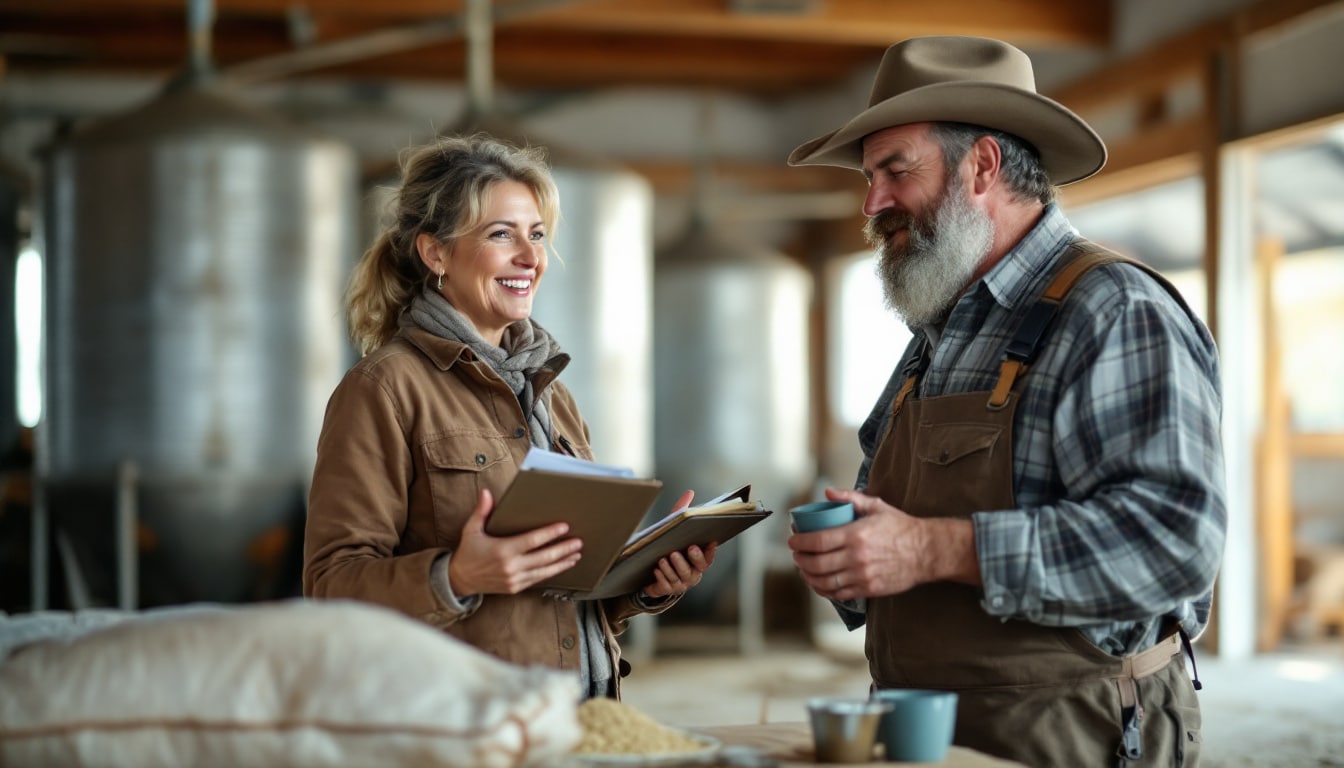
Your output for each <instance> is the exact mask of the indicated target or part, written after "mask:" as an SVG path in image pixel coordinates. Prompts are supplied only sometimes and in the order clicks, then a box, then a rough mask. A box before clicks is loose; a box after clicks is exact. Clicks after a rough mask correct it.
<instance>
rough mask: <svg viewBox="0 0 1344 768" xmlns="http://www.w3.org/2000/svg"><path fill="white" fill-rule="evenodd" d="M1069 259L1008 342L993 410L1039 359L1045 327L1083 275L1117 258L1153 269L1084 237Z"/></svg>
mask: <svg viewBox="0 0 1344 768" xmlns="http://www.w3.org/2000/svg"><path fill="white" fill-rule="evenodd" d="M1065 260H1066V261H1065V264H1064V268H1063V269H1061V270H1059V272H1058V273H1057V274H1056V275H1055V277H1054V279H1053V280H1051V281H1050V285H1049V286H1047V287H1046V289H1045V292H1044V293H1042V294H1041V295H1040V297H1039V298H1037V299H1036V303H1035V304H1033V305H1032V306H1031V308H1030V309H1028V310H1027V315H1026V317H1024V318H1022V322H1021V323H1019V324H1018V326H1017V331H1016V332H1015V333H1014V334H1013V338H1012V340H1011V341H1009V342H1008V349H1006V350H1005V351H1004V353H1003V361H1002V362H1001V363H1000V364H999V380H998V381H997V382H995V384H994V390H993V391H992V392H991V393H990V396H989V408H990V410H998V409H1000V408H1002V407H1003V406H1004V405H1005V404H1006V403H1007V402H1008V393H1009V392H1011V391H1012V390H1013V384H1014V383H1016V381H1017V378H1018V377H1019V376H1021V375H1022V374H1023V373H1024V372H1026V370H1027V366H1029V365H1030V364H1031V362H1032V360H1033V359H1034V358H1035V356H1036V350H1037V348H1038V347H1039V346H1040V344H1041V339H1042V338H1044V337H1045V329H1046V328H1048V327H1049V325H1050V321H1051V320H1052V319H1054V316H1055V313H1056V312H1058V311H1059V307H1060V305H1061V304H1062V303H1063V302H1064V297H1065V296H1067V295H1068V293H1069V290H1070V289H1072V288H1073V286H1074V284H1075V283H1077V282H1078V280H1079V279H1080V278H1082V276H1083V275H1085V274H1087V273H1088V272H1089V271H1091V270H1092V269H1094V268H1096V267H1099V266H1101V265H1103V264H1112V263H1115V262H1117V261H1122V262H1126V263H1129V264H1133V265H1134V266H1136V267H1138V268H1140V269H1142V270H1144V271H1146V272H1152V269H1151V268H1149V267H1148V266H1147V265H1146V264H1142V263H1140V262H1138V261H1135V260H1134V259H1131V258H1129V257H1127V256H1121V255H1120V254H1118V253H1116V252H1114V251H1109V250H1107V249H1105V248H1102V247H1101V246H1098V245H1096V244H1095V243H1092V242H1090V241H1088V240H1083V239H1075V240H1074V241H1073V242H1072V243H1070V244H1069V248H1068V252H1067V254H1066V256H1065Z"/></svg>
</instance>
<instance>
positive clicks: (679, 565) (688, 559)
mask: <svg viewBox="0 0 1344 768" xmlns="http://www.w3.org/2000/svg"><path fill="white" fill-rule="evenodd" d="M694 498H695V491H686V492H685V493H683V494H681V497H680V498H678V499H677V503H675V504H673V505H672V511H673V512H676V511H677V510H680V509H685V508H686V507H689V506H690V505H691V500H692V499H694ZM718 551H719V545H718V543H717V542H716V543H713V544H710V545H709V546H708V547H705V548H704V549H701V548H700V547H697V546H691V547H689V548H687V550H686V551H685V552H684V553H683V552H673V553H672V554H671V555H668V556H667V557H664V558H662V559H661V560H659V561H658V567H657V568H655V569H654V571H653V583H652V584H650V585H649V586H647V587H645V588H644V589H643V593H644V596H645V597H647V598H651V599H655V600H656V599H658V598H663V597H671V596H672V595H680V594H682V593H684V592H685V591H686V590H688V589H690V588H691V587H694V586H695V585H696V584H699V583H700V577H701V576H703V575H704V574H705V570H706V569H707V568H709V566H710V564H712V563H713V562H714V553H715V552H718Z"/></svg>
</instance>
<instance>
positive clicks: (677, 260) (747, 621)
mask: <svg viewBox="0 0 1344 768" xmlns="http://www.w3.org/2000/svg"><path fill="white" fill-rule="evenodd" d="M811 301H812V278H811V275H810V274H809V273H808V272H807V271H806V270H805V269H803V268H802V267H801V266H799V265H798V264H796V263H795V262H793V261H792V260H790V259H788V258H787V257H785V256H783V255H781V254H779V253H776V252H774V251H772V250H770V249H767V248H764V247H762V246H760V245H755V244H751V243H739V242H734V241H732V240H729V239H726V238H725V237H723V236H721V235H719V234H718V233H716V232H715V231H713V230H712V229H711V228H710V227H709V226H708V225H707V224H704V223H701V222H700V221H699V220H698V219H697V222H696V223H695V224H693V225H692V227H691V228H690V230H689V231H688V232H687V234H686V235H685V236H684V237H683V238H682V239H680V240H679V241H678V242H676V243H675V244H673V245H672V246H670V247H668V248H666V249H665V250H661V251H659V253H658V255H657V260H656V262H655V278H654V349H655V350H656V351H657V355H656V358H655V363H654V381H655V399H654V403H655V408H654V413H655V418H654V435H655V442H654V446H655V448H654V450H655V462H656V465H657V468H658V476H659V477H660V478H662V480H663V483H664V496H665V497H666V496H667V492H668V491H669V490H671V491H673V492H676V493H679V492H680V491H681V490H684V489H686V488H694V489H695V490H696V492H697V496H698V498H699V499H701V500H705V499H707V498H710V497H712V496H715V495H717V494H719V493H722V492H724V491H727V490H730V489H732V488H735V487H737V486H738V485H740V484H742V483H751V484H752V496H753V497H754V498H758V499H760V500H761V501H762V502H763V503H764V504H765V506H766V507H767V508H770V509H773V510H775V511H776V513H777V514H776V515H775V516H774V517H772V518H771V519H770V520H769V521H767V522H768V524H767V525H761V526H757V527H756V528H753V529H752V530H750V531H748V532H747V533H746V534H744V535H743V536H740V537H738V539H735V540H734V541H733V542H730V543H729V544H730V548H729V549H727V550H725V552H724V553H723V556H724V560H725V561H729V560H737V561H738V567H737V569H736V570H737V573H738V590H739V592H740V593H741V594H740V596H739V601H738V602H739V610H740V611H746V612H757V614H756V615H754V616H752V615H747V616H745V617H744V618H743V619H742V623H743V631H744V632H747V633H754V634H757V635H759V632H760V616H759V613H758V612H759V611H760V597H761V585H760V578H761V576H762V575H763V572H764V569H765V561H766V558H767V555H768V548H769V547H771V546H776V545H777V544H778V542H779V540H782V537H781V536H780V532H781V530H784V531H786V530H787V527H788V524H787V520H786V517H787V515H786V514H784V511H785V510H786V509H787V507H788V505H789V504H790V502H791V501H793V499H794V498H795V496H796V495H797V494H798V493H800V492H803V491H806V489H807V488H808V487H809V485H810V483H811V482H812V479H813V477H814V475H815V460H814V459H813V457H812V454H811V450H810V448H811V444H810V420H809V416H808V413H809V393H810V389H811V388H810V386H809V375H810V374H809V371H808V367H807V361H808V350H809V343H808V339H809V335H808V313H809V311H810V306H811ZM738 550H740V551H738ZM732 572H733V571H732V569H729V568H724V567H719V566H718V565H717V563H716V567H715V568H712V569H710V571H709V572H708V573H707V574H706V576H705V583H704V584H702V586H701V587H697V588H696V589H694V590H691V592H689V593H687V595H686V597H685V598H683V602H687V603H688V606H691V605H695V606H698V607H699V609H700V610H701V611H703V610H705V608H704V603H705V601H707V600H713V599H721V598H722V594H721V589H720V588H721V587H722V586H723V580H724V579H725V578H727V577H728V576H731V575H732ZM758 643H759V637H755V638H752V637H745V638H743V646H744V648H750V647H751V646H752V645H753V644H758Z"/></svg>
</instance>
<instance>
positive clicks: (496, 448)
mask: <svg viewBox="0 0 1344 768" xmlns="http://www.w3.org/2000/svg"><path fill="white" fill-rule="evenodd" d="M424 454H425V466H426V467H427V470H428V471H427V473H426V474H427V475H428V477H429V491H430V498H431V501H432V503H433V508H434V531H435V534H436V536H437V538H438V540H439V542H440V543H441V544H442V545H444V546H449V547H455V546H457V543H458V540H459V539H460V538H461V535H462V525H463V524H464V523H465V522H466V520H467V518H468V517H470V516H471V511H472V510H473V509H475V508H476V501H477V499H479V498H480V496H481V490H482V489H489V490H490V491H491V492H493V493H494V494H495V497H496V498H498V496H499V492H500V491H501V490H503V488H504V483H505V480H506V478H507V477H509V476H511V475H512V473H513V469H514V464H513V458H512V457H511V456H510V455H509V450H508V447H507V446H506V444H505V442H504V439H503V438H499V437H490V436H485V435H451V436H447V437H440V438H437V439H434V440H430V441H427V442H425V444H424Z"/></svg>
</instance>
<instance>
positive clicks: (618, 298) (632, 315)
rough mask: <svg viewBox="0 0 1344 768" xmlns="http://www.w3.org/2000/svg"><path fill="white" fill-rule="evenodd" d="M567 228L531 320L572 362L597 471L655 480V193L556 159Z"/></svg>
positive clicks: (605, 168)
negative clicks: (610, 469) (612, 468)
mask: <svg viewBox="0 0 1344 768" xmlns="http://www.w3.org/2000/svg"><path fill="white" fill-rule="evenodd" d="M551 170H552V175H553V176H554V177H555V184H556V186H557V187H558V188H559V190H560V211H561V216H562V220H561V222H560V226H559V227H558V228H557V231H556V233H555V237H554V238H553V239H552V244H553V245H554V246H555V250H556V253H557V254H558V255H559V258H555V257H554V256H553V257H552V259H551V263H550V266H549V268H548V269H547V270H546V276H545V278H543V280H542V290H541V292H540V293H539V294H538V296H537V303H536V308H535V310H534V317H535V318H536V320H537V322H538V323H540V324H541V325H542V326H543V327H545V328H546V329H547V330H548V331H550V332H551V333H552V334H553V335H554V336H555V337H556V339H557V340H559V342H560V346H561V348H562V349H564V350H565V351H566V352H568V353H569V354H570V355H571V357H572V360H571V362H570V364H569V367H568V368H566V369H565V373H564V374H563V376H562V377H561V380H562V381H564V382H565V384H566V385H567V386H568V387H569V388H570V389H571V390H572V391H573V392H574V396H575V398H577V400H578V402H579V407H580V408H581V409H582V410H583V416H584V419H585V420H587V422H588V427H589V429H590V431H591V433H592V445H593V452H594V454H595V455H596V456H597V458H598V460H599V461H605V462H607V463H613V464H620V465H622V466H628V467H631V468H633V469H634V470H635V472H636V473H638V474H640V475H645V476H647V475H650V474H652V472H653V470H654V444H653V435H654V426H653V356H652V351H651V350H652V345H653V189H652V187H651V186H650V184H649V182H648V181H647V180H646V179H644V177H642V176H639V175H638V174H636V173H634V172H631V171H626V170H622V169H620V168H618V167H616V166H615V165H611V164H604V163H601V162H598V161H596V160H591V159H586V158H582V157H580V156H577V155H575V154H573V153H567V152H564V151H562V150H553V151H552V153H551Z"/></svg>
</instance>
